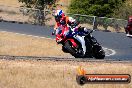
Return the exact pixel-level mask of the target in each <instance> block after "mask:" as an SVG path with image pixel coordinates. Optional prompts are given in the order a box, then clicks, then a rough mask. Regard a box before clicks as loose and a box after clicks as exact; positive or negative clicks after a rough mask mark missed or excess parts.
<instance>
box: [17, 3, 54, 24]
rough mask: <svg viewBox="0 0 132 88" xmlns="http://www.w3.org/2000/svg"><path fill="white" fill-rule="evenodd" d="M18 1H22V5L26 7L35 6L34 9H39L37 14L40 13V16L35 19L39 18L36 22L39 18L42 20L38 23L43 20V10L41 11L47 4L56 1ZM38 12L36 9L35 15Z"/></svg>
mask: <svg viewBox="0 0 132 88" xmlns="http://www.w3.org/2000/svg"><path fill="white" fill-rule="evenodd" d="M18 1H19V2H22V3H24V5H25V6H26V7H28V8H35V9H39V13H40V14H39V15H41V17H39V18H38V19H37V20H39V21H38V22H40V20H42V21H41V22H40V24H41V25H42V24H43V23H44V22H45V12H44V11H43V10H44V9H45V8H46V7H47V5H52V4H54V3H55V2H56V0H18ZM37 14H38V11H37V12H36V15H37Z"/></svg>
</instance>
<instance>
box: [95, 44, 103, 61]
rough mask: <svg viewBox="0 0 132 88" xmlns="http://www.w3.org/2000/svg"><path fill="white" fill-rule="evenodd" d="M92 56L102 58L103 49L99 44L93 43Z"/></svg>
mask: <svg viewBox="0 0 132 88" xmlns="http://www.w3.org/2000/svg"><path fill="white" fill-rule="evenodd" d="M93 54H94V55H93V56H94V57H95V58H96V59H104V57H105V52H104V50H103V49H102V47H101V46H99V45H95V46H94V48H93Z"/></svg>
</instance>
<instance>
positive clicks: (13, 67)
mask: <svg viewBox="0 0 132 88" xmlns="http://www.w3.org/2000/svg"><path fill="white" fill-rule="evenodd" d="M78 66H82V67H83V68H84V69H85V70H86V71H87V73H88V74H95V73H97V74H121V73H123V74H130V75H132V69H131V68H132V64H131V63H118V62H117V63H109V62H107V63H105V62H71V61H68V62H62V61H44V60H42V61H36V60H32V61H31V60H14V61H13V60H0V88H132V83H129V84H85V85H83V86H80V85H78V84H77V83H76V74H77V68H78Z"/></svg>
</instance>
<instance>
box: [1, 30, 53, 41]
mask: <svg viewBox="0 0 132 88" xmlns="http://www.w3.org/2000/svg"><path fill="white" fill-rule="evenodd" d="M0 32H2V33H13V34H16V35H23V36H29V37H36V38H45V39H51V40H55V39H52V38H46V37H40V36H35V35H28V34H22V33H15V32H8V31H0Z"/></svg>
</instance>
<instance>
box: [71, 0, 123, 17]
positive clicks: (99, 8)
mask: <svg viewBox="0 0 132 88" xmlns="http://www.w3.org/2000/svg"><path fill="white" fill-rule="evenodd" d="M124 1H125V0H83V1H82V0H72V1H71V5H70V7H69V12H70V13H76V14H86V15H95V16H99V17H104V16H107V17H111V16H112V14H113V12H114V10H115V9H118V8H119V7H120V6H121V5H122V3H123V2H124Z"/></svg>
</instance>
